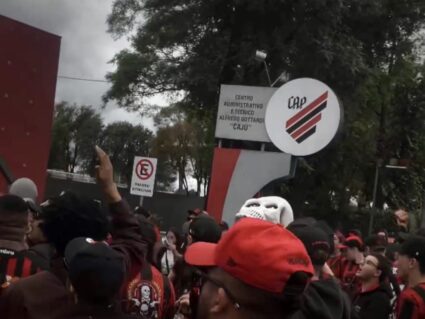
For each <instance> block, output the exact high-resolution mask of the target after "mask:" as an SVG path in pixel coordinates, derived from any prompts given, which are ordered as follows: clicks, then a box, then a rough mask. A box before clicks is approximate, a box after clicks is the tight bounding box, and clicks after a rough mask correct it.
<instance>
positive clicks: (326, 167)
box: [105, 0, 425, 217]
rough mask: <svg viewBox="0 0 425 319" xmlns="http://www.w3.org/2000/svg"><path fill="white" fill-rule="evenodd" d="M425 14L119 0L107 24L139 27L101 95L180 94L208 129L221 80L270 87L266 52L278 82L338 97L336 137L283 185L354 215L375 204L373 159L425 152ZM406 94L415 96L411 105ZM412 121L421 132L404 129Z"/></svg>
mask: <svg viewBox="0 0 425 319" xmlns="http://www.w3.org/2000/svg"><path fill="white" fill-rule="evenodd" d="M142 18H143V19H142ZM424 22H425V6H424V5H423V4H422V3H421V2H419V1H412V0H411V1H404V2H403V1H401V2H400V1H392V0H391V1H388V0H372V1H365V0H343V1H336V0H331V1H319V0H317V1H306V0H302V1H299V0H297V1H295V0H287V1H266V2H265V1H260V0H250V1H248V0H242V1H224V0H212V1H208V2H205V1H199V0H198V1H187V0H173V1H162V0H139V1H137V0H115V2H114V5H113V9H112V13H111V15H110V16H109V18H108V23H109V28H110V32H111V33H112V34H113V35H114V36H122V35H125V34H128V33H130V32H134V33H132V34H133V35H134V36H133V37H132V42H131V48H130V49H127V50H123V51H122V52H120V53H119V54H118V55H117V56H116V57H115V58H114V60H113V62H114V63H115V64H116V65H117V68H116V71H114V72H112V73H109V74H108V75H107V77H108V79H109V80H110V81H111V82H112V87H111V89H110V90H109V91H108V93H107V94H106V95H105V100H116V101H117V102H118V103H119V104H120V105H121V106H123V107H132V108H134V107H143V103H142V102H141V101H142V98H141V97H142V96H149V95H153V94H156V93H162V92H178V91H183V92H184V93H185V95H184V98H183V99H182V101H181V104H182V105H184V108H185V110H186V111H187V113H188V114H191V115H190V116H192V117H191V118H190V116H188V118H190V120H189V121H191V120H193V122H195V123H196V122H198V121H200V120H203V119H205V120H207V121H208V125H207V126H208V130H209V131H210V132H212V131H213V129H212V127H214V119H215V114H216V105H217V98H218V88H219V84H220V83H226V84H241V85H268V81H267V77H266V74H265V72H264V69H263V66H262V65H260V64H258V63H256V62H255V61H254V59H253V57H254V54H255V51H256V50H257V49H262V50H265V51H266V52H267V53H268V57H267V60H266V63H267V64H268V66H269V69H270V70H271V77H272V78H273V79H274V78H276V77H277V76H278V75H279V74H280V73H281V72H282V71H285V72H286V73H288V74H289V76H290V78H298V77H313V78H317V79H319V80H322V81H324V82H326V83H327V84H328V85H330V86H331V87H332V88H333V89H334V90H335V91H336V92H337V94H338V95H339V97H340V99H341V101H342V102H343V105H344V113H345V123H344V129H343V131H342V132H341V134H340V136H339V139H338V141H337V143H334V144H333V145H331V146H330V147H328V148H327V149H326V150H325V151H323V152H320V153H318V154H316V155H314V156H310V157H308V158H304V159H303V161H301V162H302V164H301V165H300V166H299V169H298V170H297V176H296V178H295V179H293V180H291V181H290V182H289V183H287V184H284V185H281V191H282V194H284V195H285V196H287V197H288V198H290V199H291V201H292V202H293V203H294V208H295V211H296V212H303V213H305V214H312V213H313V214H317V215H320V214H322V215H323V216H324V215H327V216H328V217H329V216H332V217H333V216H335V215H336V214H339V215H343V214H344V213H345V212H347V213H351V210H352V209H351V207H350V202H351V201H352V200H353V199H355V200H357V201H358V202H359V203H360V206H362V205H363V206H366V205H367V203H368V202H370V200H371V194H372V187H373V175H374V174H373V173H374V169H375V165H376V163H377V162H379V161H385V160H387V159H388V158H391V157H393V156H395V157H397V156H399V157H400V156H405V155H403V154H410V155H412V154H414V156H413V158H417V159H418V160H419V159H421V158H422V157H423V151H422V150H423V148H421V147H422V143H423V142H422V140H421V138H419V136H418V135H420V134H414V132H415V131H417V130H422V127H421V125H420V123H423V122H424V121H425V115H423V114H422V112H421V111H420V110H421V104H420V99H421V96H420V94H419V90H420V88H421V85H422V84H421V83H420V81H419V80H418V77H420V74H423V72H422V71H419V72H418V71H417V70H418V68H419V69H420V65H418V62H419V61H418V52H417V51H416V49H417V47H416V46H415V45H416V42H415V36H416V35H417V34H418V32H419V31H420V30H421V29H422V28H423V26H424ZM133 28H134V29H133ZM410 69H413V70H416V71H412V70H410ZM409 70H410V71H409ZM421 72H422V73H421ZM405 89H408V90H405ZM403 101H408V103H409V104H410V105H411V110H408V112H405V108H406V106H405V103H403ZM403 105H404V106H403ZM403 108H404V109H403ZM409 108H410V106H409ZM403 110H404V111H403ZM409 112H412V113H411V114H410V115H408V114H409ZM407 121H409V122H408V123H409V124H410V123H412V128H413V127H414V129H405V128H406V123H407ZM403 127H404V128H403ZM418 132H420V131H418ZM208 136H209V135H208ZM212 140H213V138H211V139H210V140H208V141H212ZM207 144H209V142H207ZM413 171H415V173H414V176H413V177H414V178H413V177H412V176H411V175H408V176H409V177H406V178H404V177H403V178H402V177H395V176H394V177H391V176H390V177H391V178H389V180H390V182H392V183H394V182H396V181H400V182H401V183H402V184H401V185H399V188H403V187H406V189H409V190H411V189H412V188H411V187H413V188H414V189H415V190H419V188H420V185H423V180H422V178H421V177H420V176H424V175H423V174H422V175H421V173H420V171H418V170H416V169H414V170H412V174H413ZM409 172H410V171H409ZM409 174H410V173H409ZM413 181H414V182H413ZM390 182H385V183H383V184H382V183H381V184H380V190H382V191H380V197H381V199H380V201H381V202H383V201H385V202H388V203H393V204H394V205H396V202H395V201H392V200H391V198H390V197H391V196H392V195H394V193H393V192H392V191H390V189H391V187H390V184H389V183H390ZM387 184H388V185H387ZM415 185H416V186H415ZM416 193H417V192H416V191H415V194H416ZM397 196H398V195H397ZM400 196H406V194H401V193H400ZM415 196H418V195H417V194H416V195H415ZM398 198H399V199H400V197H398ZM399 199H398V200H397V201H399ZM417 201H418V199H417V198H416V202H417ZM360 208H361V207H359V209H360Z"/></svg>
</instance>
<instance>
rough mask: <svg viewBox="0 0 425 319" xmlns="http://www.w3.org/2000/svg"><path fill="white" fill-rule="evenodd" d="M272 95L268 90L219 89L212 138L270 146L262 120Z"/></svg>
mask: <svg viewBox="0 0 425 319" xmlns="http://www.w3.org/2000/svg"><path fill="white" fill-rule="evenodd" d="M275 91H276V88H268V87H257V86H241V85H221V89H220V99H219V104H218V114H217V125H216V129H215V136H216V137H217V138H228V139H233V140H247V141H258V142H270V138H269V136H268V135H267V131H266V127H265V125H264V117H265V114H266V107H267V103H268V101H269V100H270V98H271V96H272V95H273V93H274V92H275Z"/></svg>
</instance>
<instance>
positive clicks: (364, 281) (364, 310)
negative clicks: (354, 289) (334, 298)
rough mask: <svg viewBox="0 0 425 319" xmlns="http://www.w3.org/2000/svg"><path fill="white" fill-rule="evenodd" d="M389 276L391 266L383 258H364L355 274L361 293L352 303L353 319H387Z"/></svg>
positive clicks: (389, 295) (376, 255)
mask: <svg viewBox="0 0 425 319" xmlns="http://www.w3.org/2000/svg"><path fill="white" fill-rule="evenodd" d="M390 274H391V264H390V262H389V261H388V260H387V259H386V258H385V257H384V256H382V255H380V254H378V253H372V254H370V255H368V256H366V258H365V259H364V262H363V264H362V265H360V270H359V271H358V272H357V277H358V278H359V280H360V282H361V291H360V292H359V294H358V295H357V296H356V297H355V298H354V301H353V309H352V318H353V319H388V317H389V315H390V313H391V310H392V307H391V299H392V297H393V293H392V291H391V287H390V285H389V275H390Z"/></svg>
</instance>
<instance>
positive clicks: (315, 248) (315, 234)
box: [288, 225, 331, 265]
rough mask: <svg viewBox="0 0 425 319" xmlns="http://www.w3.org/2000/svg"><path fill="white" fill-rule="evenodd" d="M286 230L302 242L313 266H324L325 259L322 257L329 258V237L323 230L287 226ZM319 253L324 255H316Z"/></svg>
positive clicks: (315, 227)
mask: <svg viewBox="0 0 425 319" xmlns="http://www.w3.org/2000/svg"><path fill="white" fill-rule="evenodd" d="M288 230H290V231H291V232H292V233H293V234H294V235H295V236H297V237H298V238H299V239H300V240H301V241H302V242H303V244H304V246H305V248H306V250H307V253H308V255H309V256H310V259H311V261H312V262H313V265H324V263H325V262H326V259H327V258H324V257H329V254H330V251H331V248H330V244H329V236H328V235H327V234H326V233H325V231H324V230H322V229H320V228H319V227H317V226H311V225H308V226H303V227H291V225H289V227H288ZM319 251H321V252H324V253H325V254H324V255H323V254H318V252H319Z"/></svg>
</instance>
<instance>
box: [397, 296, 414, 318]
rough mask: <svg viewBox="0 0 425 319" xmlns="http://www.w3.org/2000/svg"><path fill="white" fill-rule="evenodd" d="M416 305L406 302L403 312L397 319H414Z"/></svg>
mask: <svg viewBox="0 0 425 319" xmlns="http://www.w3.org/2000/svg"><path fill="white" fill-rule="evenodd" d="M414 309H415V305H414V304H413V302H411V301H408V300H407V301H405V302H404V304H403V310H402V312H401V313H400V316H399V317H398V318H397V319H412V317H413V311H414Z"/></svg>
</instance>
